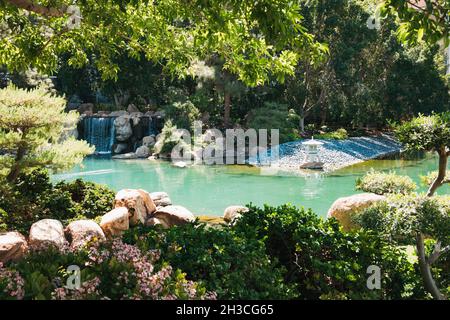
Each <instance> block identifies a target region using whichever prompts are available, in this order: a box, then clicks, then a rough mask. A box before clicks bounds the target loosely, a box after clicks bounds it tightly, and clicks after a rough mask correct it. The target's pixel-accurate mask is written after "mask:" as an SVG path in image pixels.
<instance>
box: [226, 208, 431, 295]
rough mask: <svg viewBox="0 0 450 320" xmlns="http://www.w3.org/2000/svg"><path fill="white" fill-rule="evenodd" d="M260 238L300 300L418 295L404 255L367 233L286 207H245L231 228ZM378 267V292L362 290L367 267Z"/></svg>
mask: <svg viewBox="0 0 450 320" xmlns="http://www.w3.org/2000/svg"><path fill="white" fill-rule="evenodd" d="M234 230H235V232H237V234H241V235H242V236H243V237H246V238H254V239H261V240H263V241H264V243H265V245H266V252H267V254H268V255H269V256H270V257H272V258H273V259H277V260H278V261H279V262H280V263H281V264H282V265H283V266H284V267H285V268H286V269H287V273H286V274H285V282H286V283H292V284H295V285H296V287H297V290H298V291H299V298H302V299H319V298H320V299H329V298H332V299H372V298H373V299H380V298H381V299H401V298H412V297H416V298H417V297H421V296H423V292H422V291H421V290H420V286H418V283H420V279H418V278H417V276H416V274H415V273H414V267H413V265H412V264H411V263H410V262H408V260H407V258H406V255H405V253H403V252H402V251H401V250H400V249H398V248H397V247H395V246H392V245H390V244H389V243H388V242H387V241H385V240H384V239H382V238H380V237H377V236H375V235H373V234H371V233H370V232H359V231H358V232H353V233H345V232H342V231H341V229H340V227H339V225H338V223H337V221H336V220H334V219H329V220H326V221H324V220H322V219H321V218H320V217H318V216H317V215H316V214H314V213H313V212H312V211H310V210H304V209H297V208H295V207H293V206H290V205H284V206H280V207H278V208H273V207H269V206H265V207H264V208H256V207H252V206H250V211H249V212H248V213H246V214H245V215H243V217H242V218H241V219H240V220H238V222H237V224H236V225H235V226H234ZM371 265H375V266H378V267H380V268H381V270H382V279H381V281H382V284H381V290H373V291H372V290H369V289H368V288H367V282H366V281H367V277H368V275H367V273H366V272H367V268H368V267H369V266H371Z"/></svg>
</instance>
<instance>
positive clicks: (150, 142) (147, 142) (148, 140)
mask: <svg viewBox="0 0 450 320" xmlns="http://www.w3.org/2000/svg"><path fill="white" fill-rule="evenodd" d="M155 143H156V139H155V136H146V137H144V138H143V139H142V145H143V146H146V147H148V148H150V147H153V146H154V145H155Z"/></svg>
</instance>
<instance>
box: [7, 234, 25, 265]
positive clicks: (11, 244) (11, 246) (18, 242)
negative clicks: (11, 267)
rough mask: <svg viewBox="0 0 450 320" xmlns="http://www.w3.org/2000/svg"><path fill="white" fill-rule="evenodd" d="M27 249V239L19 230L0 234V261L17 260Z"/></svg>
mask: <svg viewBox="0 0 450 320" xmlns="http://www.w3.org/2000/svg"><path fill="white" fill-rule="evenodd" d="M27 251H28V244H27V240H26V239H25V237H24V236H23V235H21V234H20V233H19V232H15V231H13V232H6V233H1V234H0V262H1V263H6V262H9V261H17V260H19V259H20V258H22V257H23V256H24V255H25V253H26V252H27Z"/></svg>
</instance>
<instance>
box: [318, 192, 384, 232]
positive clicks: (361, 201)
mask: <svg viewBox="0 0 450 320" xmlns="http://www.w3.org/2000/svg"><path fill="white" fill-rule="evenodd" d="M383 200H386V197H385V196H380V195H377V194H375V193H360V194H355V195H352V196H349V197H343V198H339V199H337V200H336V201H335V202H334V203H333V204H332V205H331V208H330V210H328V215H327V217H328V218H331V217H333V218H336V219H337V220H338V221H339V223H340V224H341V225H342V226H343V229H344V230H346V231H349V230H351V229H354V228H358V226H357V225H356V224H355V222H354V221H353V216H354V215H355V214H357V213H360V212H362V211H363V210H364V209H366V208H368V207H370V206H371V205H373V204H374V203H377V202H380V201H383Z"/></svg>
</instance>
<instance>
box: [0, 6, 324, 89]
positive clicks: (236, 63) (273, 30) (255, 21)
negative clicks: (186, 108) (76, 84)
mask: <svg viewBox="0 0 450 320" xmlns="http://www.w3.org/2000/svg"><path fill="white" fill-rule="evenodd" d="M70 4H72V2H71V1H65V0H59V1H57V2H54V3H52V6H50V7H46V6H43V5H42V3H41V2H38V3H34V6H28V9H29V12H26V11H25V10H22V9H20V8H21V7H20V6H19V9H18V7H17V6H16V3H15V2H14V1H7V2H2V3H1V7H0V8H1V11H0V24H1V25H2V27H3V28H2V29H3V30H4V32H6V33H7V36H6V37H3V38H2V40H1V42H0V48H1V51H0V64H1V65H7V66H8V68H9V69H11V70H15V69H20V68H23V67H24V66H25V67H27V66H29V65H33V66H36V67H37V68H39V69H41V70H45V71H54V70H55V69H56V67H57V63H58V55H61V54H62V53H65V54H68V55H69V56H70V59H69V60H68V63H69V64H70V65H74V66H82V65H85V64H86V63H87V61H88V57H87V52H89V51H92V52H94V53H95V54H96V55H97V56H98V58H97V68H98V69H99V71H100V72H101V74H102V77H103V78H104V79H113V78H116V76H117V72H118V71H119V66H118V64H117V63H116V58H117V56H119V52H123V53H126V54H127V55H128V56H130V57H134V58H136V59H139V58H140V57H141V55H144V56H145V58H146V59H147V60H151V61H155V62H160V63H163V64H164V66H165V69H166V70H169V71H170V72H171V73H172V74H177V75H180V76H183V75H186V73H187V70H188V69H189V67H190V63H191V61H192V60H193V58H205V57H206V56H209V55H211V54H214V55H217V56H219V57H221V58H222V59H223V60H224V68H225V69H227V70H229V71H230V72H232V73H234V74H237V75H238V76H239V78H240V79H241V80H242V81H244V82H245V83H247V84H249V85H258V84H262V83H264V82H267V81H268V80H269V75H270V74H273V75H274V76H276V77H278V78H282V77H283V75H285V74H289V73H292V70H293V66H295V64H296V62H297V60H298V57H299V55H300V54H301V53H302V50H303V49H304V48H306V47H308V48H309V47H311V48H312V49H309V51H310V52H311V51H314V52H315V53H316V54H319V53H320V52H323V46H321V45H320V44H318V43H316V42H315V41H314V39H313V37H312V36H311V35H310V34H308V33H307V31H306V30H305V28H304V27H303V26H302V24H301V22H302V16H301V15H300V14H299V11H298V5H297V4H296V2H292V1H288V0H276V1H274V0H270V1H269V0H264V1H259V2H254V1H247V0H246V1H234V0H227V1H222V0H220V1H218V0H214V1H208V2H204V1H177V0H165V1H158V2H155V1H119V0H114V1H103V0H102V1H92V0H88V1H83V2H77V5H78V8H79V9H80V15H81V16H82V20H81V23H80V25H79V26H77V27H76V28H69V27H68V21H72V20H68V18H69V16H70V15H69V14H66V11H67V6H68V5H70ZM22 8H23V7H22ZM33 9H34V10H33ZM38 9H41V10H38ZM199 12H201V14H199ZM70 18H71V19H73V18H75V19H76V17H73V15H72V17H70ZM38 26H41V27H38ZM49 29H51V30H52V32H49V31H48V30H49ZM3 30H2V31H3Z"/></svg>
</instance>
